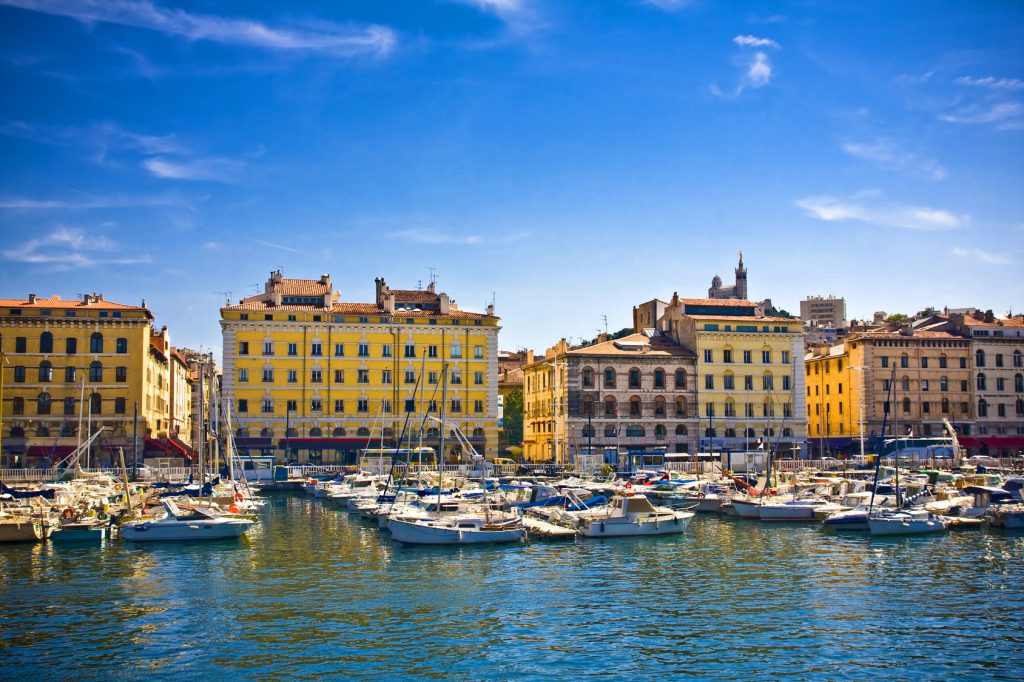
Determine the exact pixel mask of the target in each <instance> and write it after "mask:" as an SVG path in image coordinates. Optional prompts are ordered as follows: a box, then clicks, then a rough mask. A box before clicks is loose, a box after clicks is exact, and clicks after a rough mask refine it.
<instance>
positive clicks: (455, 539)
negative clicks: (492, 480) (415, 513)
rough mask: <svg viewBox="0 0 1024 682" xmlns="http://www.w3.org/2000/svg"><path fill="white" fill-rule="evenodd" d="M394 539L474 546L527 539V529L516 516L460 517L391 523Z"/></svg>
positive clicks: (477, 515)
mask: <svg viewBox="0 0 1024 682" xmlns="http://www.w3.org/2000/svg"><path fill="white" fill-rule="evenodd" d="M388 530H389V531H391V538H392V539H393V540H396V541H397V542H403V543H405V544H411V545H470V544H481V543H497V542H518V541H520V540H522V539H523V538H525V537H526V528H525V527H524V526H523V522H522V520H521V519H520V518H519V517H518V516H516V515H501V516H497V517H493V516H491V515H489V514H472V515H460V516H453V517H449V518H436V519H401V518H392V519H390V520H389V521H388Z"/></svg>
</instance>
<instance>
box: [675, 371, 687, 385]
mask: <svg viewBox="0 0 1024 682" xmlns="http://www.w3.org/2000/svg"><path fill="white" fill-rule="evenodd" d="M685 388H686V370H685V369H677V370H676V390H683V389H685Z"/></svg>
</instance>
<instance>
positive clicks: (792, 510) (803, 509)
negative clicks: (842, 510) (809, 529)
mask: <svg viewBox="0 0 1024 682" xmlns="http://www.w3.org/2000/svg"><path fill="white" fill-rule="evenodd" d="M828 507H833V508H834V507H835V505H832V503H831V502H829V501H828V500H825V499H822V498H819V497H808V498H801V499H795V500H787V501H784V502H777V501H775V500H768V501H765V502H763V503H762V504H760V505H758V507H757V514H758V518H759V519H761V520H762V521H813V520H814V518H815V513H816V512H817V511H818V510H819V509H823V508H828ZM835 511H839V509H835Z"/></svg>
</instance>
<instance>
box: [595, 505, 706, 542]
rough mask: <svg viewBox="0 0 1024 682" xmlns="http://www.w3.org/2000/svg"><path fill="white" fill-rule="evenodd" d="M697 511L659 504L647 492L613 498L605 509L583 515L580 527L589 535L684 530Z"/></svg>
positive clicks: (646, 533) (621, 534)
mask: <svg viewBox="0 0 1024 682" xmlns="http://www.w3.org/2000/svg"><path fill="white" fill-rule="evenodd" d="M693 517H694V513H693V512H690V511H682V510H674V509H669V508H667V507H655V506H654V505H653V504H651V501H650V500H649V499H647V497H645V496H644V495H633V496H631V497H622V496H616V497H613V498H612V499H611V501H610V503H609V504H608V506H607V507H606V508H605V509H604V510H603V511H601V512H599V513H595V514H591V515H587V516H581V517H580V518H579V522H578V527H577V530H578V531H579V533H580V535H582V536H584V537H589V538H602V537H607V538H610V537H627V536H638V535H668V534H672V533H682V532H683V531H684V530H686V527H687V526H688V525H690V521H691V520H692V519H693Z"/></svg>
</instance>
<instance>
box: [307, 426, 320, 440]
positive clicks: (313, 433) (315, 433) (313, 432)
mask: <svg viewBox="0 0 1024 682" xmlns="http://www.w3.org/2000/svg"><path fill="white" fill-rule="evenodd" d="M323 435H324V432H323V431H322V430H321V429H320V427H319V426H314V427H313V428H311V429H310V430H309V437H310V438H320V437H322V436H323Z"/></svg>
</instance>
